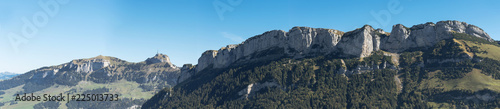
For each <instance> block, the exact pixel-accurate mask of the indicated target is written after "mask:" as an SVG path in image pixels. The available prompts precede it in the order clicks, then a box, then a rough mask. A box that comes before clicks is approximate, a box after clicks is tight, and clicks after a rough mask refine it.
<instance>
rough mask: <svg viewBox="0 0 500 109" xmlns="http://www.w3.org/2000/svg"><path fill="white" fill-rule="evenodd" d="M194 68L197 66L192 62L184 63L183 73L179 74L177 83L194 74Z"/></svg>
mask: <svg viewBox="0 0 500 109" xmlns="http://www.w3.org/2000/svg"><path fill="white" fill-rule="evenodd" d="M194 68H195V66H193V65H192V64H184V65H183V66H182V68H181V74H180V75H179V79H177V83H180V82H182V81H184V80H186V79H188V78H189V77H191V76H192V75H194V73H195V70H194Z"/></svg>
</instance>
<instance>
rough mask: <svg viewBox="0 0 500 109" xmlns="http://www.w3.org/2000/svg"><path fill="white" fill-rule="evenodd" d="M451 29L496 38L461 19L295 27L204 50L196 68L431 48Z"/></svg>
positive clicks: (447, 37)
mask: <svg viewBox="0 0 500 109" xmlns="http://www.w3.org/2000/svg"><path fill="white" fill-rule="evenodd" d="M452 33H465V34H469V35H472V36H476V37H479V38H482V39H485V40H488V41H490V42H493V39H491V38H490V36H489V35H488V34H487V33H486V32H484V31H483V30H482V29H481V28H478V27H477V26H474V25H470V24H467V23H465V22H459V21H440V22H437V23H436V24H434V23H425V24H419V25H415V26H413V27H411V28H407V27H405V26H404V25H401V24H397V25H394V26H393V29H392V31H391V32H390V33H388V32H384V31H383V30H381V29H373V28H372V27H371V26H369V25H365V26H363V27H362V28H358V29H356V30H353V31H350V32H346V33H344V32H342V31H339V30H333V29H324V28H310V27H293V28H292V29H290V30H289V31H288V32H285V31H283V30H272V31H268V32H265V33H263V34H261V35H257V36H254V37H251V38H249V39H247V40H246V41H244V42H243V43H241V44H238V45H228V46H226V47H223V48H221V49H219V50H209V51H206V52H204V53H203V54H202V55H201V57H200V58H199V59H198V65H197V66H196V72H200V71H202V70H203V69H205V68H207V67H211V68H224V67H227V66H229V65H232V64H235V63H241V62H243V63H245V62H250V61H255V60H261V59H268V58H266V57H280V56H286V57H292V58H302V57H305V56H317V55H325V54H331V53H335V54H338V55H339V56H342V57H347V58H348V57H359V58H362V57H367V56H370V54H371V52H372V51H378V50H384V51H389V52H395V53H397V52H402V51H405V50H409V49H412V48H424V49H425V48H428V47H432V46H434V44H436V43H437V42H439V41H440V40H443V39H449V38H452V37H453V34H452Z"/></svg>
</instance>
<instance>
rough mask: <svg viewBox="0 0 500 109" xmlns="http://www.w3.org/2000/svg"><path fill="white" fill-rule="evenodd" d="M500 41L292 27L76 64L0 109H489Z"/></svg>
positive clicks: (8, 92) (436, 33) (42, 72)
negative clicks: (134, 57) (112, 98)
mask: <svg viewBox="0 0 500 109" xmlns="http://www.w3.org/2000/svg"><path fill="white" fill-rule="evenodd" d="M499 43H500V42H499V41H494V40H493V39H492V38H491V37H490V36H489V35H488V34H487V33H486V32H485V31H483V30H482V29H481V28H479V27H477V26H475V25H472V24H467V23H465V22H460V21H439V22H437V23H432V22H428V23H425V24H418V25H414V26H412V27H406V26H404V25H401V24H397V25H394V26H393V28H392V31H391V32H385V31H384V30H382V29H375V28H373V27H372V26H370V25H364V26H362V27H360V28H357V29H355V30H352V31H348V32H343V31H339V30H335V29H325V28H311V27H293V28H292V29H290V30H288V31H283V30H271V31H267V32H264V33H263V34H260V35H256V36H254V37H251V38H249V39H247V40H245V41H244V42H242V43H240V44H235V45H227V46H226V47H222V48H220V49H219V50H207V51H205V52H204V53H202V54H201V56H200V57H199V59H198V64H197V65H192V64H184V65H183V66H182V67H177V66H175V65H173V64H172V63H171V62H170V59H169V57H168V56H167V55H164V54H156V55H155V56H154V57H151V58H148V59H146V60H145V61H143V62H138V63H132V62H126V61H123V60H121V59H118V58H115V57H110V56H97V57H93V58H88V59H76V60H72V61H70V62H68V63H63V64H61V65H56V66H49V67H42V68H39V69H35V70H32V71H29V72H27V73H24V74H21V75H19V76H16V77H13V78H12V79H8V80H4V81H0V107H4V108H139V107H141V108H453V107H455V108H493V107H497V108H498V107H500V97H499V93H500V88H499V87H500V72H499V71H500V62H499V61H500V52H499V51H500V44H499ZM20 93H34V94H44V93H71V94H77V93H92V94H94V93H116V94H120V96H122V98H123V99H121V101H118V102H22V101H14V100H13V97H14V95H15V94H20Z"/></svg>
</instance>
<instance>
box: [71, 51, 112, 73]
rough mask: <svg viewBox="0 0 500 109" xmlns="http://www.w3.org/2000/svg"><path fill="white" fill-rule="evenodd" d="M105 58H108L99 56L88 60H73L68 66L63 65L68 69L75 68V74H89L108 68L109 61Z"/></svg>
mask: <svg viewBox="0 0 500 109" xmlns="http://www.w3.org/2000/svg"><path fill="white" fill-rule="evenodd" d="M106 58H108V57H105V56H101V55H99V56H97V57H94V58H90V59H79V60H73V61H71V62H69V64H68V65H65V67H69V68H68V69H73V68H76V71H75V72H83V73H90V72H93V71H94V70H98V69H101V68H103V67H107V66H109V64H110V61H109V60H108V59H106Z"/></svg>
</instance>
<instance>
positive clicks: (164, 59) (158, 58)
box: [146, 53, 174, 67]
mask: <svg viewBox="0 0 500 109" xmlns="http://www.w3.org/2000/svg"><path fill="white" fill-rule="evenodd" d="M155 63H166V64H167V65H169V66H171V67H174V65H173V64H172V63H171V62H170V58H169V57H168V56H167V55H165V54H160V53H158V54H156V55H155V56H154V57H151V58H148V59H146V64H155Z"/></svg>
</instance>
